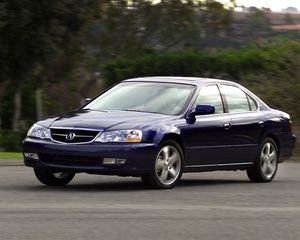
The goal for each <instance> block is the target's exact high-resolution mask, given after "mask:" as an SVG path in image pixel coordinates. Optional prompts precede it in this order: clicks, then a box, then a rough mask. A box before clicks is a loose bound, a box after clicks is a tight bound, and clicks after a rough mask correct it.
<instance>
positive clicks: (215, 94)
mask: <svg viewBox="0 0 300 240" xmlns="http://www.w3.org/2000/svg"><path fill="white" fill-rule="evenodd" d="M202 104H203V105H205V104H208V105H212V106H214V107H215V113H223V112H224V110H223V102H222V98H221V94H220V91H219V88H218V87H217V85H211V86H206V87H204V88H202V89H201V90H200V94H199V96H198V98H197V100H196V105H202Z"/></svg>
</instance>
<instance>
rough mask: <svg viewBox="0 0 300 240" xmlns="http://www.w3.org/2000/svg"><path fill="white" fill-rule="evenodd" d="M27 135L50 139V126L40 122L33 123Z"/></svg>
mask: <svg viewBox="0 0 300 240" xmlns="http://www.w3.org/2000/svg"><path fill="white" fill-rule="evenodd" d="M27 137H36V138H41V139H50V130H49V128H45V127H42V126H40V125H38V124H33V126H32V127H31V128H30V129H29V130H28V132H27Z"/></svg>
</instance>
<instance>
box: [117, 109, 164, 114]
mask: <svg viewBox="0 0 300 240" xmlns="http://www.w3.org/2000/svg"><path fill="white" fill-rule="evenodd" d="M120 111H128V112H145V113H157V114H162V113H160V112H151V111H142V110H138V109H120Z"/></svg>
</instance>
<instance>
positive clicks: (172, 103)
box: [84, 82, 195, 115]
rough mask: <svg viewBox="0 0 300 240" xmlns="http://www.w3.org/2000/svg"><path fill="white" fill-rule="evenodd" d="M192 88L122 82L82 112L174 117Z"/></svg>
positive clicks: (180, 109) (179, 85) (168, 84)
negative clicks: (95, 111) (125, 112)
mask: <svg viewBox="0 0 300 240" xmlns="http://www.w3.org/2000/svg"><path fill="white" fill-rule="evenodd" d="M194 88H195V87H194V86H192V85H185V84H174V83H157V82H156V83H150V82H124V83H120V84H118V85H116V86H115V87H113V88H111V89H110V90H108V91H107V92H105V93H104V94H102V95H100V96H99V97H97V98H96V99H94V100H93V101H92V102H91V103H89V104H88V105H86V106H85V107H84V109H90V110H98V111H110V110H120V111H138V112H150V113H160V114H166V115H177V114H179V113H181V112H182V110H183V108H184V106H185V105H186V103H187V101H188V100H189V98H190V97H191V95H192V94H193V91H194Z"/></svg>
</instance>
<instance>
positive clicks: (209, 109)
mask: <svg viewBox="0 0 300 240" xmlns="http://www.w3.org/2000/svg"><path fill="white" fill-rule="evenodd" d="M213 113H215V107H214V106H212V105H197V106H196V108H195V110H194V114H195V115H207V114H213Z"/></svg>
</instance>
